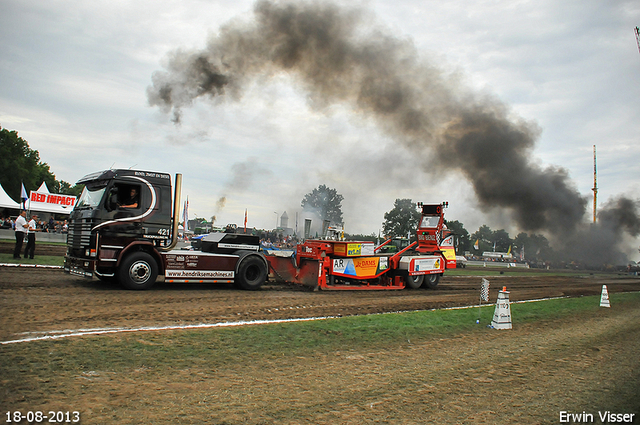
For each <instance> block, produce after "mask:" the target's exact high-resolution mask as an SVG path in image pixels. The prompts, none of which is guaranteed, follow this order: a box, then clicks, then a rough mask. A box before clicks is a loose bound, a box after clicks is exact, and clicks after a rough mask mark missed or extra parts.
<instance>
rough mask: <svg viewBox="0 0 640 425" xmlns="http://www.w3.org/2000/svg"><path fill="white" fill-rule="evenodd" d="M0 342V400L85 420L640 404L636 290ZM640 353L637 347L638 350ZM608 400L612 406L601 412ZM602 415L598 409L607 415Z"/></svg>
mask: <svg viewBox="0 0 640 425" xmlns="http://www.w3.org/2000/svg"><path fill="white" fill-rule="evenodd" d="M611 302H612V306H613V307H612V308H611V309H602V308H600V307H599V298H598V297H581V298H571V299H557V300H549V301H540V302H534V303H524V304H512V306H511V311H512V316H513V317H514V330H512V331H496V330H492V329H488V328H487V327H486V324H487V323H489V322H490V321H491V318H492V315H493V308H494V307H493V306H486V307H484V308H483V309H482V312H481V324H480V325H477V324H476V319H477V318H478V314H479V313H478V309H477V308H472V309H461V310H437V311H422V312H410V313H393V314H381V315H372V316H359V317H345V318H339V319H325V320H320V321H314V322H295V323H285V324H270V325H252V326H245V327H234V328H213V329H204V330H189V331H160V332H140V333H123V334H116V335H105V336H100V337H82V338H67V339H61V340H57V341H39V342H29V343H17V344H11V345H3V346H0V364H1V366H0V372H1V376H2V378H1V380H2V381H1V382H2V387H1V390H0V391H1V393H0V400H2V402H1V403H0V407H1V409H2V411H3V412H4V411H9V410H16V409H19V410H23V411H24V410H27V409H31V410H33V409H44V410H48V409H56V410H59V409H63V410H78V411H80V412H81V414H82V423H119V424H120V423H220V424H236V423H238V424H239V423H255V424H258V423H374V422H375V423H429V422H432V423H433V422H438V423H558V421H557V414H558V412H559V411H560V410H562V409H564V410H571V409H574V410H573V411H574V412H577V411H582V410H587V411H590V410H589V409H607V410H614V409H615V411H619V412H621V413H634V412H637V411H638V403H637V400H638V399H639V398H638V397H640V383H639V382H640V381H639V380H638V379H637V378H638V377H640V375H639V373H638V366H640V364H639V362H638V358H637V350H638V349H639V348H640V338H638V337H640V293H627V294H612V295H611ZM634 353H635V354H634ZM603 411H604V410H603ZM596 417H597V414H596Z"/></svg>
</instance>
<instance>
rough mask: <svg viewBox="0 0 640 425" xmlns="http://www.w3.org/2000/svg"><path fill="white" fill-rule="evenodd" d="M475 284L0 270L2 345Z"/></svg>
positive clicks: (327, 306) (409, 306) (381, 306)
mask: <svg viewBox="0 0 640 425" xmlns="http://www.w3.org/2000/svg"><path fill="white" fill-rule="evenodd" d="M489 280H490V282H491V301H492V302H495V299H496V295H497V291H498V290H499V289H500V288H502V287H503V286H506V287H507V288H508V290H510V291H511V295H510V297H511V300H512V301H518V300H526V299H537V298H545V297H560V296H572V297H573V296H580V295H597V294H599V293H600V291H601V288H602V285H603V284H606V285H607V286H608V289H609V292H611V293H614V292H627V291H638V290H640V279H638V278H637V277H630V276H620V275H592V276H588V275H587V277H581V276H578V275H576V276H575V277H558V276H499V277H498V276H494V277H490V278H489ZM480 282H481V278H480V277H477V276H473V277H454V276H446V275H445V277H444V278H443V279H442V280H441V281H440V285H439V287H438V289H437V290H415V291H410V290H403V291H339V292H308V291H306V290H303V289H301V288H298V287H291V286H285V285H279V284H269V285H266V286H265V287H264V288H263V289H262V290H260V291H256V292H248V291H240V290H237V289H236V288H235V287H233V286H232V285H212V284H198V285H196V284H193V285H191V284H188V285H187V284H173V285H169V284H164V283H158V284H157V285H156V286H155V287H154V288H153V289H152V290H150V291H144V292H135V291H126V290H123V289H121V288H120V287H119V286H117V285H110V284H105V283H102V282H100V281H98V280H95V279H94V280H86V279H83V278H78V277H73V276H69V275H67V274H65V273H64V272H62V271H61V270H59V269H34V268H18V267H0V308H1V309H2V311H3V314H2V318H1V319H0V340H1V341H6V340H12V339H18V338H22V337H24V336H25V335H28V334H31V333H40V332H51V331H56V330H68V329H87V328H103V327H128V328H135V327H141V326H171V325H180V324H198V323H216V322H229V321H239V320H258V319H286V318H303V317H316V316H347V315H357V314H366V313H380V312H390V311H404V310H425V309H432V308H443V307H453V306H462V305H472V304H477V303H478V297H479V288H480Z"/></svg>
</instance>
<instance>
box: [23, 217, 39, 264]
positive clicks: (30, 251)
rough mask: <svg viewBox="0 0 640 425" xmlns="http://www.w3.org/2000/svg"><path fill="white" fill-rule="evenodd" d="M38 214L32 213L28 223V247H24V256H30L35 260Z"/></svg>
mask: <svg viewBox="0 0 640 425" xmlns="http://www.w3.org/2000/svg"><path fill="white" fill-rule="evenodd" d="M37 219H38V216H37V215H36V214H33V215H31V220H29V223H28V225H27V227H28V228H27V247H26V248H25V249H24V258H27V257H29V258H30V259H32V260H33V255H34V254H35V251H36V230H37V227H36V224H37V222H36V220H37Z"/></svg>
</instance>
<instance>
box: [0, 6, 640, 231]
mask: <svg viewBox="0 0 640 425" xmlns="http://www.w3.org/2000/svg"><path fill="white" fill-rule="evenodd" d="M338 4H340V5H342V6H345V7H356V6H357V7H359V8H361V9H362V10H364V11H365V14H366V15H367V16H368V22H370V23H371V24H370V25H372V26H375V27H376V28H379V29H380V31H383V32H385V33H387V34H393V35H394V36H395V37H397V38H398V40H401V41H402V43H405V44H408V45H413V46H414V47H415V51H416V55H417V56H418V57H419V59H420V60H425V61H428V62H429V63H430V64H432V65H434V66H437V67H438V68H439V69H441V70H442V72H443V73H445V74H446V75H450V76H452V75H453V76H456V79H457V80H459V82H460V85H462V86H465V87H468V90H469V91H471V92H473V93H477V95H478V96H488V97H492V98H495V99H497V100H498V101H499V102H502V103H504V105H506V107H507V108H508V113H509V116H511V117H513V119H514V121H517V120H520V119H522V120H525V121H526V122H528V123H530V124H531V125H532V126H537V127H538V129H539V136H538V137H537V141H536V145H535V147H534V149H532V150H531V152H530V156H531V158H530V161H531V162H532V163H536V164H540V166H542V167H548V166H555V167H562V168H564V169H565V170H566V171H567V172H568V175H569V178H570V181H571V182H572V184H573V185H574V186H575V188H576V189H577V190H578V191H579V192H580V193H581V194H582V195H583V196H585V197H588V196H591V187H592V186H593V156H592V155H593V145H594V144H595V145H597V151H598V186H599V200H600V203H603V204H604V203H606V202H607V200H608V199H610V198H612V197H614V196H617V195H627V196H630V197H631V198H633V199H638V196H637V194H638V193H640V165H638V164H639V158H640V143H639V135H640V107H639V100H640V52H639V50H638V45H637V44H636V38H635V31H634V28H635V27H636V26H638V25H640V3H638V2H637V1H635V0H629V1H610V0H608V1H595V0H581V1H563V2H558V1H553V0H536V1H514V0H508V1H507V0H504V1H503V0H490V1H466V2H462V1H429V0H421V1H415V0H407V1H390V0H369V1H362V2H353V1H338ZM253 6H254V3H253V2H252V1H244V0H234V1H230V0H200V1H198V0H180V1H177V0H176V1H170V0H153V1H151V0H149V1H144V0H136V1H126V0H116V1H114V0H109V1H98V0H96V1H91V2H87V1H73V0H70V1H46V2H43V1H41V0H21V1H18V2H16V1H7V0H0V12H1V13H0V40H2V41H1V42H0V43H1V44H0V126H2V127H3V128H6V129H9V130H17V131H18V133H19V135H20V136H21V137H23V138H24V139H26V140H27V141H28V142H29V145H30V146H31V148H33V149H36V150H38V151H39V152H40V157H41V159H42V160H43V161H45V162H47V163H48V164H49V165H50V167H51V169H52V171H53V172H54V174H56V177H57V178H58V179H61V180H65V181H68V182H71V183H75V182H76V181H77V180H78V179H79V178H81V177H82V176H83V175H85V174H88V173H90V172H94V171H97V170H102V169H107V168H110V167H114V168H136V169H143V170H152V171H164V172H169V173H172V174H175V173H182V174H183V176H184V187H183V199H184V197H185V196H188V197H189V202H190V216H191V218H195V217H196V216H197V217H206V218H210V217H211V216H212V215H216V216H217V223H218V224H226V223H232V222H235V223H238V224H241V223H242V221H243V217H244V211H245V209H247V210H248V212H249V226H252V227H259V228H272V227H273V226H274V225H275V224H276V220H277V217H278V216H279V215H280V214H282V213H283V211H285V210H286V211H287V213H288V215H289V217H290V218H292V219H293V217H295V213H296V211H299V209H300V201H301V199H302V198H303V196H304V194H305V193H307V192H310V191H311V190H312V189H314V188H316V187H318V185H320V184H326V185H327V186H329V187H333V188H336V189H337V190H338V192H339V193H341V194H342V195H343V196H344V198H345V199H344V201H343V213H344V218H345V227H346V230H347V231H348V232H350V233H367V234H370V233H377V232H378V230H379V229H380V228H381V224H382V222H383V221H384V218H383V216H384V213H385V212H387V211H389V210H390V209H392V208H393V203H394V200H395V199H397V198H411V199H413V200H414V201H423V202H441V201H444V200H446V201H448V202H449V205H450V208H449V210H448V212H447V218H448V219H451V220H459V221H461V222H462V223H464V224H465V226H466V228H467V229H468V230H469V231H470V232H473V231H475V230H477V228H478V227H479V226H480V225H481V224H485V223H486V224H489V225H490V226H491V227H492V228H494V229H498V228H505V229H507V230H509V231H510V232H512V233H511V236H512V237H513V236H515V234H516V233H517V231H518V230H519V229H517V227H516V226H515V225H514V223H513V221H512V220H510V217H509V214H505V213H503V212H502V211H500V210H496V209H493V210H492V209H487V208H484V209H483V210H481V209H480V208H479V206H478V201H477V199H476V197H475V195H474V191H473V189H472V187H471V185H470V184H469V183H468V182H467V181H466V180H465V178H464V177H463V176H462V175H460V174H456V173H446V172H445V171H442V172H438V173H436V174H432V173H425V172H424V171H423V169H424V164H423V163H424V161H423V159H421V158H420V157H417V156H416V155H415V152H409V151H407V150H406V148H405V147H403V146H402V145H399V144H398V143H395V141H394V140H392V138H390V137H389V136H388V135H386V134H384V133H383V132H381V131H380V129H379V128H378V127H377V126H376V123H375V122H373V121H372V120H371V119H370V118H369V117H366V116H362V114H358V113H356V112H354V111H352V110H351V108H350V106H349V105H348V104H344V105H343V104H339V103H337V104H333V105H330V107H326V108H318V107H314V106H313V105H310V102H309V101H308V94H307V93H306V92H305V91H304V90H303V89H301V87H300V86H299V85H297V84H295V83H294V82H293V81H292V78H291V77H290V76H289V75H287V74H286V73H279V74H277V75H272V76H270V78H268V79H259V78H258V79H255V80H254V81H252V82H251V84H249V85H248V86H247V87H245V88H244V90H243V92H242V95H241V97H239V98H234V99H226V98H222V99H216V100H214V101H209V100H206V99H197V100H196V101H194V102H193V104H192V105H191V106H189V107H186V108H184V109H183V111H182V113H183V116H182V121H181V124H180V125H175V124H174V123H173V122H172V121H171V116H170V115H168V114H166V113H165V112H163V111H162V110H160V108H158V107H152V106H149V101H148V99H147V89H148V88H149V86H151V85H152V76H153V75H154V73H155V72H157V71H162V70H163V69H165V67H166V66H167V64H168V61H169V57H170V56H171V55H173V54H174V53H175V52H176V51H178V50H182V51H194V50H200V49H203V48H205V46H206V45H207V41H208V39H209V38H210V37H216V36H217V35H218V34H219V31H220V29H221V27H223V26H224V25H227V24H228V23H229V22H238V21H246V22H250V21H251V20H252V17H253ZM426 154H427V155H428V153H426ZM504 184H505V185H509V182H508V181H506V182H504ZM33 189H35V188H33ZM14 196H15V195H14ZM222 197H226V203H225V204H224V206H221V204H220V202H219V200H220V198H222ZM588 215H589V214H587V216H586V217H585V220H588V219H589V217H588Z"/></svg>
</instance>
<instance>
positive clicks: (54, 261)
mask: <svg viewBox="0 0 640 425" xmlns="http://www.w3.org/2000/svg"><path fill="white" fill-rule="evenodd" d="M0 263H7V264H27V265H42V266H62V265H63V264H64V257H61V256H58V255H36V256H35V258H34V259H29V258H20V259H15V258H13V255H12V254H0Z"/></svg>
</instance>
